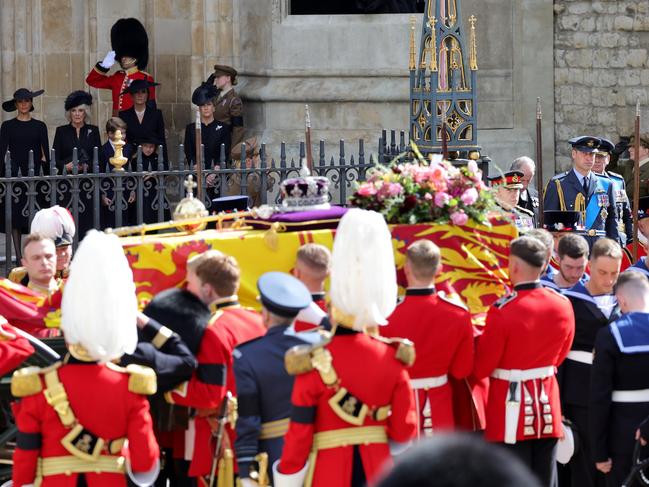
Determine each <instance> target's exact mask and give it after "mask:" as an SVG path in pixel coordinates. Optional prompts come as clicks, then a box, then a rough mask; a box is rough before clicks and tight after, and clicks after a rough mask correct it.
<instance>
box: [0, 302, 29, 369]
mask: <svg viewBox="0 0 649 487" xmlns="http://www.w3.org/2000/svg"><path fill="white" fill-rule="evenodd" d="M9 334H12V335H15V336H16V337H15V338H11V337H10V336H9ZM32 353H34V347H32V345H31V343H29V340H27V339H26V338H23V337H21V336H18V335H17V332H16V331H15V330H14V328H13V327H12V326H10V325H9V324H7V321H6V320H5V319H4V318H3V317H2V315H0V375H5V374H6V373H7V372H10V371H12V370H13V369H15V368H16V367H18V366H19V365H20V364H21V363H22V362H23V361H24V360H25V359H26V358H27V357H29V356H30V355H31V354H32Z"/></svg>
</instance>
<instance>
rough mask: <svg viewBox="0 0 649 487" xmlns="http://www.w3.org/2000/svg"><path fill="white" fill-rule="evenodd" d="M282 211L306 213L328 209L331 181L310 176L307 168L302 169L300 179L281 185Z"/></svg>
mask: <svg viewBox="0 0 649 487" xmlns="http://www.w3.org/2000/svg"><path fill="white" fill-rule="evenodd" d="M280 192H281V195H282V209H283V210H284V211H306V210H319V209H328V208H329V207H330V205H329V179H327V178H325V177H323V176H310V175H309V170H308V169H307V168H306V166H304V165H303V166H302V168H301V169H300V177H298V178H291V179H286V180H284V181H282V183H281V184H280Z"/></svg>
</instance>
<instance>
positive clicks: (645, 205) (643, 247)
mask: <svg viewBox="0 0 649 487" xmlns="http://www.w3.org/2000/svg"><path fill="white" fill-rule="evenodd" d="M647 241H649V196H643V197H642V198H640V201H639V208H638V258H637V259H636V260H635V261H634V260H633V245H634V244H633V242H632V243H630V244H628V245H627V246H626V247H624V248H622V265H621V267H620V271H625V270H627V269H630V270H634V271H638V272H642V273H643V274H644V275H645V276H647V277H649V267H648V266H647Z"/></svg>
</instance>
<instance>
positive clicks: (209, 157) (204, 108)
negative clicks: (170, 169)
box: [184, 83, 230, 169]
mask: <svg viewBox="0 0 649 487" xmlns="http://www.w3.org/2000/svg"><path fill="white" fill-rule="evenodd" d="M217 95H218V90H217V89H216V87H215V86H214V85H212V84H208V83H203V84H202V85H201V86H199V87H198V88H196V89H195V90H194V93H193V95H192V103H193V104H194V105H196V106H198V110H199V113H200V117H201V143H202V144H203V146H204V147H205V151H204V152H205V160H204V161H203V162H204V164H205V167H206V168H207V169H212V168H213V167H215V166H218V164H219V161H220V153H221V144H225V153H224V154H225V160H226V161H227V160H228V159H229V155H230V127H229V126H228V125H226V124H225V123H223V122H219V121H218V120H216V119H215V118H214V98H216V96H217ZM184 146H185V157H186V158H187V162H188V163H195V162H196V123H195V122H194V123H190V124H188V125H187V127H185V141H184Z"/></svg>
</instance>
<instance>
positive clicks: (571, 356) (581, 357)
mask: <svg viewBox="0 0 649 487" xmlns="http://www.w3.org/2000/svg"><path fill="white" fill-rule="evenodd" d="M566 358H567V359H568V360H572V361H573V362H579V363H582V364H587V365H593V352H584V351H583V350H570V351H569V352H568V356H567V357H566Z"/></svg>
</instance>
